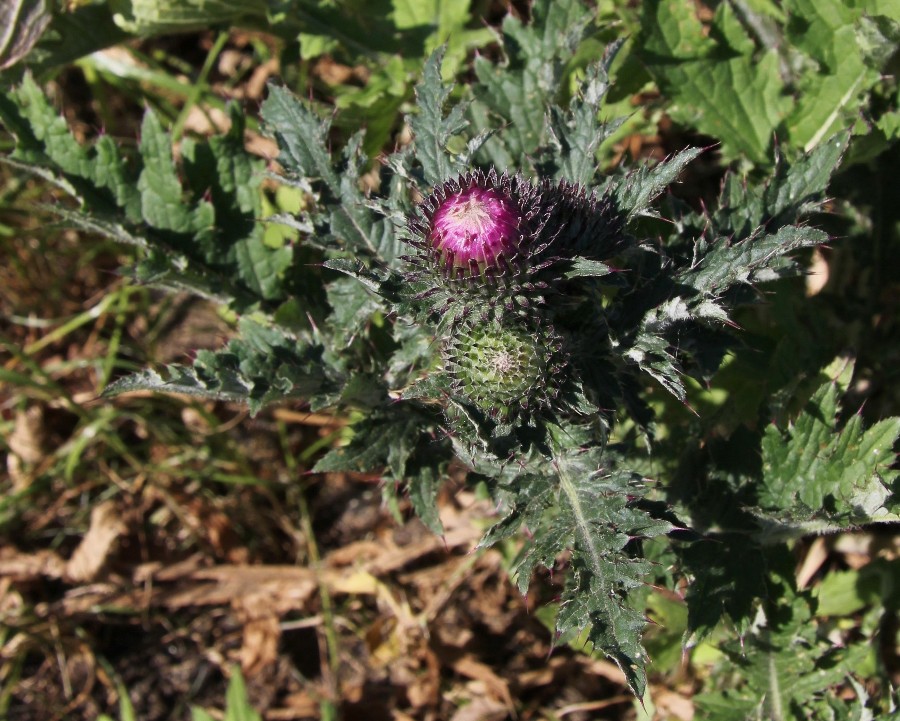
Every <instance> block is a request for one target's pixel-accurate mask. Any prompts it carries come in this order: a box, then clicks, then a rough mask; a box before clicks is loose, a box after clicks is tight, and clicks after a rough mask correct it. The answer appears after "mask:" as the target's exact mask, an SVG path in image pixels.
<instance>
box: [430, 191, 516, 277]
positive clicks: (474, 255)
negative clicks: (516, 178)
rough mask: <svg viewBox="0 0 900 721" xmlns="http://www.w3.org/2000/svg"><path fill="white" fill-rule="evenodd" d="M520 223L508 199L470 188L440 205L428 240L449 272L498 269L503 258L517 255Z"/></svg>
mask: <svg viewBox="0 0 900 721" xmlns="http://www.w3.org/2000/svg"><path fill="white" fill-rule="evenodd" d="M520 223H521V215H520V214H519V210H518V208H517V207H516V206H515V205H514V204H513V203H512V201H511V200H510V199H509V198H508V197H504V195H503V194H501V193H500V192H498V191H497V190H494V189H493V188H482V187H480V186H478V185H471V186H470V187H468V188H464V189H462V190H460V191H459V192H458V193H454V194H452V195H449V196H448V197H447V198H445V199H444V201H443V202H442V203H441V204H440V205H439V206H438V208H437V210H436V211H435V213H434V216H433V218H432V220H431V232H430V233H429V236H428V240H429V242H430V243H431V246H432V247H433V248H434V249H435V250H436V251H438V253H439V254H440V256H441V257H442V259H443V261H444V264H445V266H446V267H447V268H448V269H452V268H469V269H472V270H475V268H476V267H477V268H478V269H482V270H483V269H486V268H496V267H497V266H498V265H499V264H500V257H501V256H503V257H506V258H509V257H510V256H512V255H514V254H515V253H516V251H517V249H518V245H519V239H520V235H521V234H520V231H519V225H520Z"/></svg>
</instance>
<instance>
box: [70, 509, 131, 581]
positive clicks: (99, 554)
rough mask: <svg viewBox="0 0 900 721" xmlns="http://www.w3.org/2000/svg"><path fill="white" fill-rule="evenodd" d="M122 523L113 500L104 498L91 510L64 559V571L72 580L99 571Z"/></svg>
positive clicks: (90, 577) (88, 578)
mask: <svg viewBox="0 0 900 721" xmlns="http://www.w3.org/2000/svg"><path fill="white" fill-rule="evenodd" d="M124 532H125V524H124V523H122V518H121V516H120V514H119V509H118V506H117V505H116V503H115V502H113V501H105V502H103V503H100V504H99V505H97V506H95V507H94V509H93V510H92V511H91V525H90V527H89V528H88V532H87V533H86V534H85V536H84V538H82V539H81V543H79V544H78V547H77V548H76V549H75V551H74V552H73V553H72V557H71V558H70V559H69V561H68V563H66V571H65V575H66V577H67V578H69V579H70V580H72V581H75V582H83V581H92V580H93V579H95V578H96V577H97V574H98V573H100V569H101V568H103V564H104V563H106V559H107V557H108V556H109V553H110V551H111V550H112V547H113V544H114V543H115V542H116V539H117V538H118V537H119V536H120V535H122V534H123V533H124Z"/></svg>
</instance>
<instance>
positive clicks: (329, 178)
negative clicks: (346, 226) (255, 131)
mask: <svg viewBox="0 0 900 721" xmlns="http://www.w3.org/2000/svg"><path fill="white" fill-rule="evenodd" d="M260 112H261V114H262V117H263V120H264V121H265V124H266V128H267V129H268V130H269V132H271V133H272V135H273V136H274V137H275V140H276V141H277V142H278V147H279V149H280V151H281V152H280V154H279V156H278V162H279V163H281V165H282V166H283V167H284V169H285V170H286V171H287V172H288V173H290V174H292V175H296V176H298V177H301V178H317V179H320V180H321V181H322V182H323V183H324V184H325V186H326V187H327V188H328V189H329V190H330V191H331V193H332V194H333V195H334V196H336V197H340V194H341V191H340V180H339V178H338V176H337V174H336V173H335V171H334V167H333V165H332V161H331V155H330V154H329V152H328V150H327V148H328V131H329V128H330V126H331V123H330V122H329V121H327V120H323V119H322V118H320V117H319V116H318V115H317V114H316V112H315V111H314V110H313V109H312V108H310V107H309V106H308V105H307V104H305V103H303V102H302V101H301V100H299V99H298V98H297V97H296V96H295V95H294V94H293V93H291V92H289V91H288V90H286V89H284V88H280V87H278V86H277V85H269V95H268V97H267V98H266V100H265V101H264V102H263V104H262V108H261V110H260Z"/></svg>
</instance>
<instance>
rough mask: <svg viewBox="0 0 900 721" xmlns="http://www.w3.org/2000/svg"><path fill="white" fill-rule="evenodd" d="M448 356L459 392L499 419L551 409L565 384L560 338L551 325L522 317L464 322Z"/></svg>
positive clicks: (454, 387)
mask: <svg viewBox="0 0 900 721" xmlns="http://www.w3.org/2000/svg"><path fill="white" fill-rule="evenodd" d="M443 357H444V370H445V372H446V373H447V374H448V375H449V377H450V379H451V388H452V391H453V393H454V395H456V396H457V397H458V398H459V399H461V400H462V401H464V402H466V403H469V404H471V405H473V406H475V407H476V408H477V409H478V410H479V411H481V412H483V413H484V414H486V415H487V416H488V417H490V418H492V419H494V420H496V421H499V422H504V421H509V420H513V419H515V418H521V417H526V416H529V415H531V414H533V413H536V412H539V411H541V410H543V409H548V408H550V406H551V404H552V402H553V401H554V400H555V399H556V398H557V396H558V395H559V393H560V387H561V385H562V383H563V378H562V374H563V370H564V367H565V361H564V356H563V349H562V343H561V341H560V339H559V338H558V337H557V336H556V335H555V334H554V333H553V331H552V329H550V328H546V327H539V326H537V325H534V324H531V325H530V326H529V325H526V324H524V323H522V322H521V321H520V322H516V323H511V322H509V321H507V322H503V321H501V320H500V319H498V318H496V317H493V318H490V319H488V320H487V321H484V320H481V321H478V322H466V323H462V324H460V325H459V326H458V327H457V328H456V329H455V331H454V333H453V334H452V336H450V337H449V338H448V339H447V341H446V343H445V346H444V349H443Z"/></svg>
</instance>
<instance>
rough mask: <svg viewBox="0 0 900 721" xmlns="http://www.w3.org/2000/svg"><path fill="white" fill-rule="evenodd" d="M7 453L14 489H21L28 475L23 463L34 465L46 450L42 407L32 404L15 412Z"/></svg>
mask: <svg viewBox="0 0 900 721" xmlns="http://www.w3.org/2000/svg"><path fill="white" fill-rule="evenodd" d="M6 442H7V443H8V444H9V450H10V451H11V453H9V454H8V455H7V456H6V469H7V471H8V472H9V477H10V479H12V482H13V489H14V490H15V491H23V490H25V488H26V487H27V486H28V483H29V475H28V474H27V473H25V471H24V469H23V468H22V466H23V465H34V464H36V463H38V462H40V461H41V459H43V458H44V456H45V455H46V452H47V448H46V446H47V431H46V428H45V424H44V408H43V406H40V405H34V406H31V407H30V408H28V409H27V410H24V411H18V412H17V413H16V420H15V423H14V425H13V432H12V433H10V435H9V437H8V438H7V439H6Z"/></svg>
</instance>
